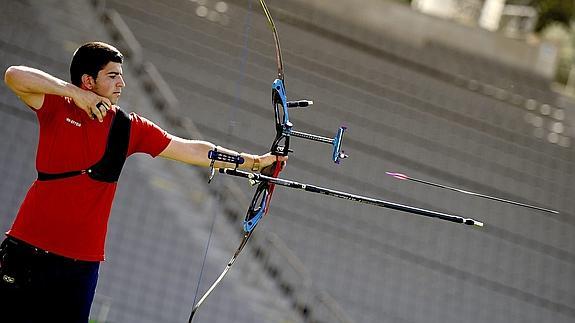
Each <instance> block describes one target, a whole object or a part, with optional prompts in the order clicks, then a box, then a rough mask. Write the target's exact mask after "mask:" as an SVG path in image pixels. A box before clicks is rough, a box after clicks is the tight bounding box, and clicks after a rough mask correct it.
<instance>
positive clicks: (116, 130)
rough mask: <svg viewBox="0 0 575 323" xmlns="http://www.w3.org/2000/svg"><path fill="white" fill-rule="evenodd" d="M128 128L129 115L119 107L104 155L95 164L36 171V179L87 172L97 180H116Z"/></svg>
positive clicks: (127, 135) (124, 154)
mask: <svg viewBox="0 0 575 323" xmlns="http://www.w3.org/2000/svg"><path fill="white" fill-rule="evenodd" d="M130 129H131V122H130V116H128V115H127V114H126V113H125V112H124V111H122V110H121V109H120V108H117V110H116V115H115V116H114V120H112V125H111V126H110V132H109V133H108V141H107V142H106V150H105V152H104V156H102V158H101V159H100V160H99V161H98V162H97V163H96V164H94V165H92V166H91V167H90V168H88V169H84V170H78V171H70V172H64V173H58V174H48V173H42V172H38V180H40V181H49V180H54V179H62V178H67V177H72V176H77V175H81V174H88V176H90V178H92V179H94V180H97V181H101V182H108V183H114V182H117V181H118V179H119V178H120V173H121V172H122V167H123V166H124V162H125V161H126V157H127V155H128V145H129V143H130Z"/></svg>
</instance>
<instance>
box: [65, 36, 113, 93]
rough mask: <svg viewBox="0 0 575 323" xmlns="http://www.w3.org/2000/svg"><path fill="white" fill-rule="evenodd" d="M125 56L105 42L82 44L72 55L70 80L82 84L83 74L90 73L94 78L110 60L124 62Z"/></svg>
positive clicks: (78, 84)
mask: <svg viewBox="0 0 575 323" xmlns="http://www.w3.org/2000/svg"><path fill="white" fill-rule="evenodd" d="M123 60H124V56H123V55H122V53H120V51H119V50H118V49H116V48H115V47H114V46H112V45H108V44H106V43H103V42H89V43H86V44H84V45H82V46H80V47H79V48H78V49H76V51H75V52H74V55H73V56H72V62H71V63H70V81H71V82H72V84H74V85H76V86H80V85H82V75H84V74H88V75H90V76H92V77H93V78H94V79H95V78H96V77H97V76H98V72H99V71H100V70H101V69H103V68H104V66H106V65H107V64H108V63H109V62H115V63H120V64H121V63H122V61H123Z"/></svg>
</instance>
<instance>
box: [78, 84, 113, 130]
mask: <svg viewBox="0 0 575 323" xmlns="http://www.w3.org/2000/svg"><path fill="white" fill-rule="evenodd" d="M72 100H74V103H75V104H76V105H77V106H78V108H80V109H82V110H84V112H86V114H88V117H89V118H90V119H92V120H94V119H98V121H100V122H102V121H103V120H104V117H106V113H107V111H108V110H109V109H110V108H111V107H112V103H111V102H110V100H109V99H108V98H105V97H102V96H99V95H97V94H96V93H94V92H92V91H88V90H83V89H81V88H78V91H77V93H76V94H75V95H74V96H73V97H72Z"/></svg>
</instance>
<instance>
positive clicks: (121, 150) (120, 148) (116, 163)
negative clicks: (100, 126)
mask: <svg viewBox="0 0 575 323" xmlns="http://www.w3.org/2000/svg"><path fill="white" fill-rule="evenodd" d="M130 126H131V122H130V117H129V116H128V115H127V114H126V113H125V112H124V111H122V110H120V108H118V109H117V110H116V116H115V117H114V120H113V121H112V125H111V127H110V132H109V133H108V142H107V143H106V152H105V153H104V156H103V157H102V159H100V161H98V162H97V163H96V164H94V165H92V166H91V167H90V168H88V176H90V177H91V178H92V179H95V180H97V181H102V182H109V183H114V182H117V181H118V179H119V178H120V173H121V172H122V167H124V162H125V161H126V157H127V154H128V145H129V143H130V128H131V127H130Z"/></svg>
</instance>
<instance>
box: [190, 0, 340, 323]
mask: <svg viewBox="0 0 575 323" xmlns="http://www.w3.org/2000/svg"><path fill="white" fill-rule="evenodd" d="M259 3H260V5H261V8H262V9H263V12H264V14H265V16H266V18H267V21H268V24H269V27H270V28H271V30H272V33H273V38H274V44H275V52H276V55H275V56H276V65H277V78H276V79H275V80H274V81H273V83H272V105H273V107H274V114H275V130H276V136H275V139H274V140H273V143H272V145H271V148H270V152H271V154H272V155H275V156H287V155H288V154H289V153H290V152H291V150H290V137H291V136H294V137H299V138H303V139H307V140H311V141H316V142H321V143H326V144H330V145H332V147H333V151H332V160H333V161H334V162H335V163H339V162H340V160H341V159H343V158H347V157H348V156H347V155H346V154H345V153H344V152H343V151H342V140H343V134H344V132H345V130H346V127H344V126H341V127H340V128H339V129H338V131H337V132H336V135H335V137H334V138H328V137H323V136H319V135H315V134H311V133H306V132H301V131H296V130H294V129H293V124H292V123H291V122H290V119H289V112H288V109H290V108H306V107H308V106H310V105H312V104H313V101H310V100H297V101H288V100H287V96H286V89H285V82H284V66H283V59H282V54H281V47H280V42H279V36H278V33H277V29H276V26H275V23H274V20H273V18H272V16H271V13H270V11H269V9H268V7H267V5H266V2H265V0H259ZM208 157H209V158H210V159H212V161H213V160H222V161H228V162H230V161H231V162H232V163H236V166H237V165H238V164H241V163H242V161H240V160H239V159H235V158H236V157H235V156H226V155H225V154H221V153H217V151H210V154H209V155H208ZM237 158H239V157H237ZM283 167H284V165H283V163H282V162H279V160H277V161H276V162H275V163H273V164H272V165H271V166H270V167H268V168H267V169H263V170H262V173H265V174H267V175H269V177H271V178H277V177H278V175H279V173H280V172H281V171H282V169H283ZM211 168H212V176H211V177H213V174H214V170H213V163H212V164H211ZM211 177H210V179H211ZM274 188H275V183H274V182H271V181H259V184H257V188H256V191H255V193H254V196H253V198H252V201H251V203H250V206H249V208H248V211H247V213H246V216H245V219H244V223H243V231H244V235H243V237H242V240H241V242H240V245H239V246H238V248H237V249H236V251H235V252H234V254H233V256H232V258H231V259H230V260H229V261H228V264H227V265H226V267H225V268H224V270H223V271H222V273H221V274H220V276H219V277H218V278H217V279H216V280H215V281H214V283H213V284H212V285H211V286H210V288H208V290H207V291H206V292H205V293H204V295H203V296H202V297H201V298H200V299H199V300H198V302H197V303H196V304H195V305H194V307H193V308H192V312H191V314H190V318H189V320H188V322H189V323H191V322H192V318H193V317H194V314H195V313H196V311H197V310H198V308H200V306H201V305H202V304H203V303H204V301H205V300H206V298H207V297H208V296H209V295H210V294H211V293H212V291H213V290H214V289H215V288H216V287H217V286H218V284H219V283H220V282H221V281H222V279H223V278H224V276H225V275H226V274H227V273H228V271H229V270H230V268H231V267H232V265H233V264H234V262H235V261H236V259H237V258H238V256H239V254H240V253H241V251H242V250H243V248H244V247H245V245H246V244H247V242H248V240H249V239H250V237H251V236H252V233H253V231H254V229H255V228H256V226H257V225H258V223H259V221H260V220H261V219H262V218H263V216H264V215H266V214H267V212H268V210H269V206H270V202H271V198H272V195H273V192H274Z"/></svg>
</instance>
